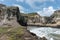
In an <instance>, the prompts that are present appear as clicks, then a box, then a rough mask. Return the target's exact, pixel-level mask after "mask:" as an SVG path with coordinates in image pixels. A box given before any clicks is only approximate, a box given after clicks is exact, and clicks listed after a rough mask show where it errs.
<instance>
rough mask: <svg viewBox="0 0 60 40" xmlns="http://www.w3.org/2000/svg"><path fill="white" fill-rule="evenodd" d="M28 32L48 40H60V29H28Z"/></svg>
mask: <svg viewBox="0 0 60 40" xmlns="http://www.w3.org/2000/svg"><path fill="white" fill-rule="evenodd" d="M27 30H29V31H30V32H32V33H34V34H36V35H37V36H38V37H39V38H42V37H45V38H46V39H47V40H60V29H59V28H51V27H27Z"/></svg>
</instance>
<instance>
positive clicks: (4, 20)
mask: <svg viewBox="0 0 60 40" xmlns="http://www.w3.org/2000/svg"><path fill="white" fill-rule="evenodd" d="M0 7H1V8H0V26H5V25H6V26H9V25H12V26H20V25H19V23H18V22H17V21H19V20H20V11H19V8H18V7H15V6H9V7H7V6H5V5H2V4H1V5H0Z"/></svg>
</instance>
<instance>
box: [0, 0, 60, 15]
mask: <svg viewBox="0 0 60 40" xmlns="http://www.w3.org/2000/svg"><path fill="white" fill-rule="evenodd" d="M0 3H1V4H5V5H7V6H18V7H19V9H20V12H22V13H30V12H37V13H38V14H39V15H42V16H50V15H52V13H53V12H54V11H55V10H59V9H60V0H0Z"/></svg>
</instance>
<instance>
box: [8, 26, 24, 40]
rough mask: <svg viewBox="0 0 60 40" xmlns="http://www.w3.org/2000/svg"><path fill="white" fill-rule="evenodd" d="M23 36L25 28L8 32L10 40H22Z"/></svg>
mask: <svg viewBox="0 0 60 40" xmlns="http://www.w3.org/2000/svg"><path fill="white" fill-rule="evenodd" d="M23 34H24V28H22V27H18V28H15V29H13V30H11V31H9V32H7V35H8V36H9V40H22V39H21V37H22V36H23Z"/></svg>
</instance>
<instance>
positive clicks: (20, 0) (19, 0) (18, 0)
mask: <svg viewBox="0 0 60 40" xmlns="http://www.w3.org/2000/svg"><path fill="white" fill-rule="evenodd" d="M16 1H17V2H24V0H16Z"/></svg>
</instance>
